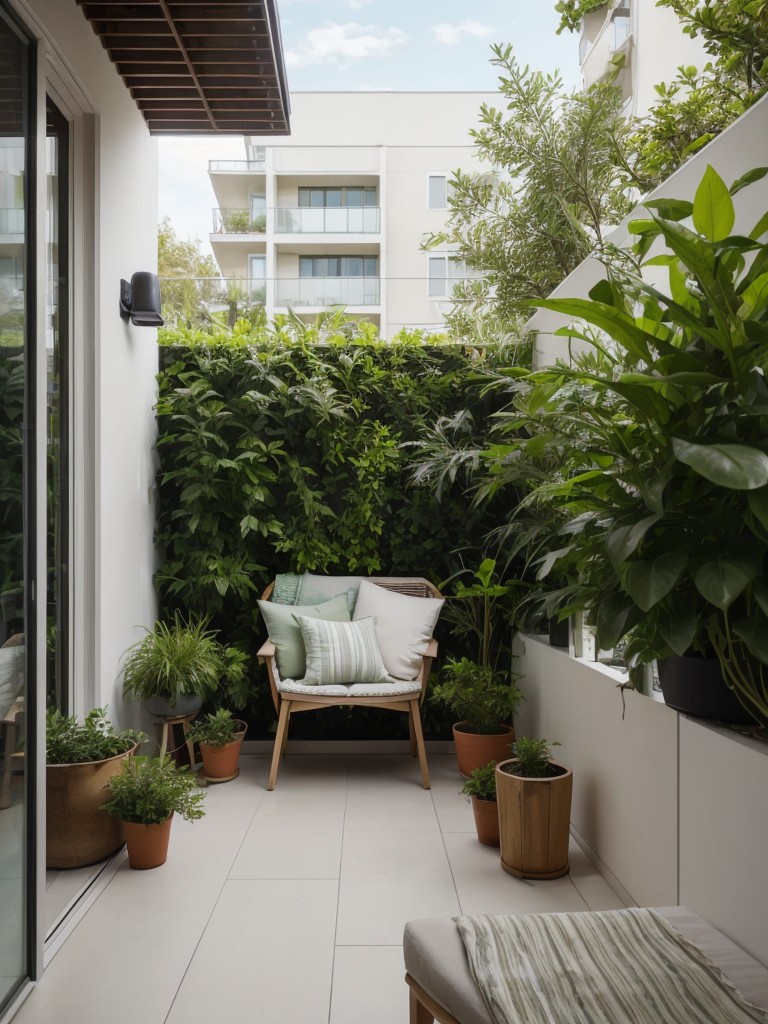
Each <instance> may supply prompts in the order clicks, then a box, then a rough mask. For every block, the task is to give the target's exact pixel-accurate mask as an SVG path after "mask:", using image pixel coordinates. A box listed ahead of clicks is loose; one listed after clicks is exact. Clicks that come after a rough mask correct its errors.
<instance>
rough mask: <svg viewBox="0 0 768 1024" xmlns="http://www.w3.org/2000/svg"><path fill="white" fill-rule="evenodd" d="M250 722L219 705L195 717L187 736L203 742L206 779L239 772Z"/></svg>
mask: <svg viewBox="0 0 768 1024" xmlns="http://www.w3.org/2000/svg"><path fill="white" fill-rule="evenodd" d="M247 728H248V726H247V725H246V723H245V722H243V721H241V720H240V719H239V718H234V717H233V715H232V712H231V711H228V710H227V709H226V708H219V710H218V711H216V712H215V713H214V714H209V715H207V716H206V717H205V718H204V719H202V720H200V721H196V722H195V723H194V724H193V725H192V728H191V729H190V730H189V733H188V735H187V739H188V740H189V741H190V742H192V743H199V744H200V755H201V757H202V759H203V768H202V772H201V776H202V778H204V779H205V780H206V782H230V781H231V780H232V779H236V778H237V776H238V775H239V774H240V769H239V768H238V766H237V762H238V760H239V758H240V748H241V747H242V745H243V740H244V738H245V733H246V730H247Z"/></svg>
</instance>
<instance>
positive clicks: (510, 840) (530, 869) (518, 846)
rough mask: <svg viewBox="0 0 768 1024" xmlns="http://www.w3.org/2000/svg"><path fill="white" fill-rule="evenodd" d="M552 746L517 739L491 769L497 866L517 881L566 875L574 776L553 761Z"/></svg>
mask: <svg viewBox="0 0 768 1024" xmlns="http://www.w3.org/2000/svg"><path fill="white" fill-rule="evenodd" d="M553 746H559V744H558V743H557V742H552V743H551V742H550V741H548V740H537V739H531V738H530V737H528V736H521V737H520V738H519V739H518V740H517V741H516V742H515V743H513V744H512V753H513V754H514V755H515V756H514V758H511V759H509V760H507V761H502V762H500V763H499V764H497V765H496V799H497V800H498V804H499V836H500V840H501V866H502V867H503V868H504V870H505V871H508V872H509V873H510V874H511V875H516V876H517V877H518V878H560V877H561V876H562V875H566V874H568V871H569V864H568V843H569V838H570V819H571V789H572V784H573V773H572V771H571V770H570V768H565V767H564V766H563V765H561V764H558V763H557V762H556V761H553V760H552V749H551V748H552V747H553Z"/></svg>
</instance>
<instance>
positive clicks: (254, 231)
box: [213, 209, 267, 235]
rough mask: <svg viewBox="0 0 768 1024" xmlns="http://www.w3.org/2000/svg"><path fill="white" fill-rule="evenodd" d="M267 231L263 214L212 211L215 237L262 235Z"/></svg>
mask: <svg viewBox="0 0 768 1024" xmlns="http://www.w3.org/2000/svg"><path fill="white" fill-rule="evenodd" d="M266 230H267V215H266V213H265V212H262V213H257V214H254V213H253V212H252V211H250V210H233V209H216V210H214V211H213V233H214V234H215V235H262V234H264V232H265V231H266Z"/></svg>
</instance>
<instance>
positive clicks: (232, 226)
mask: <svg viewBox="0 0 768 1024" xmlns="http://www.w3.org/2000/svg"><path fill="white" fill-rule="evenodd" d="M221 222H222V227H223V228H224V230H225V231H228V232H231V233H233V234H237V233H241V232H244V231H248V230H249V229H250V226H251V216H250V214H249V213H248V211H247V210H222V211H221Z"/></svg>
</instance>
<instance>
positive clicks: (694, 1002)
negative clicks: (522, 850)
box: [456, 909, 768, 1024]
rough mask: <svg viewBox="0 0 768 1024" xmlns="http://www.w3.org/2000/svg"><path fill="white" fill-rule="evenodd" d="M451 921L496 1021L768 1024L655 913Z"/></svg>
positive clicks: (631, 911)
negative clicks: (455, 926) (456, 927)
mask: <svg viewBox="0 0 768 1024" xmlns="http://www.w3.org/2000/svg"><path fill="white" fill-rule="evenodd" d="M456 924H457V925H458V928H459V931H460V932H461V936H462V939H463V940H464V946H465V948H466V951H467V957H468V959H469V965H470V969H471V971H472V975H473V977H474V979H475V981H476V983H477V985H478V988H479V989H480V991H481V993H482V995H483V999H484V1000H485V1003H486V1006H487V1008H488V1012H489V1014H490V1017H491V1020H492V1021H493V1022H494V1024H768V1013H767V1012H766V1011H764V1010H761V1009H758V1007H756V1006H752V1005H751V1004H750V1003H748V1002H746V1000H745V999H743V998H742V996H741V995H740V994H739V993H738V992H737V991H736V989H735V988H734V987H733V986H732V985H731V984H730V983H729V982H728V981H726V980H725V978H724V977H723V976H722V974H721V973H720V971H719V970H718V969H717V968H716V967H715V966H714V964H712V963H711V962H710V961H709V960H708V959H707V957H706V956H704V954H703V953H702V952H701V951H700V950H698V949H697V948H696V947H695V946H693V945H692V944H691V943H690V942H688V941H687V940H686V939H685V938H683V936H682V935H679V934H678V933H677V932H676V931H674V929H673V928H672V927H671V926H670V925H669V924H668V923H667V922H666V921H665V920H664V918H663V917H661V915H659V914H657V913H655V911H653V910H643V909H628V910H607V911H592V912H589V913H580V914H579V913H576V914H540V915H539V914H537V915H526V916H520V917H514V916H506V915H503V916H502V915H499V916H494V915H484V916H479V917H458V918H456Z"/></svg>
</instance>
